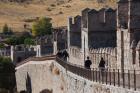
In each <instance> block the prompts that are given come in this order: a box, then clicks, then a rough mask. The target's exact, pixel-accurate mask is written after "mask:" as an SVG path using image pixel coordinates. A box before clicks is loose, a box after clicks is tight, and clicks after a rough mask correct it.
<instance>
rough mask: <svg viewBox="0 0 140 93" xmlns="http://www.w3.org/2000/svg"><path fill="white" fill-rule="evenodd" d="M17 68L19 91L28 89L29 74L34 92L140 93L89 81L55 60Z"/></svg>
mask: <svg viewBox="0 0 140 93" xmlns="http://www.w3.org/2000/svg"><path fill="white" fill-rule="evenodd" d="M52 64H53V65H54V67H56V68H57V69H59V71H60V74H59V75H54V74H52V72H51V70H50V66H51V65H52ZM16 69H17V72H16V79H17V89H18V91H21V90H26V85H27V84H26V83H27V81H26V80H27V76H28V77H30V80H31V88H32V93H41V92H42V91H43V90H49V91H51V93H139V91H133V90H128V89H125V88H121V87H117V86H116V87H114V86H110V85H104V84H99V83H95V82H93V81H89V80H87V79H84V78H82V77H80V76H78V75H75V74H73V73H71V72H69V71H67V70H65V69H64V68H63V67H62V66H60V65H59V64H58V63H57V62H55V61H54V60H51V61H42V62H35V61H34V62H28V63H26V64H24V65H22V66H19V67H17V68H16Z"/></svg>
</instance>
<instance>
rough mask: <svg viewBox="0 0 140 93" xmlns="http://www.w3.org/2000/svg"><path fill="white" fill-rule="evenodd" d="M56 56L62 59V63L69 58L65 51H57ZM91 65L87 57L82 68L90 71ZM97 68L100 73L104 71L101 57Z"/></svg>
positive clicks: (103, 61) (103, 62)
mask: <svg viewBox="0 0 140 93" xmlns="http://www.w3.org/2000/svg"><path fill="white" fill-rule="evenodd" d="M57 56H58V57H59V58H62V59H63V60H64V61H68V58H69V54H68V52H67V51H66V50H61V51H58V53H57ZM91 65H92V62H91V60H90V59H89V57H87V60H85V62H84V67H85V68H86V69H91V67H90V66H91ZM98 67H99V69H100V70H101V71H103V70H104V69H105V60H104V59H103V57H101V60H100V63H99V65H98Z"/></svg>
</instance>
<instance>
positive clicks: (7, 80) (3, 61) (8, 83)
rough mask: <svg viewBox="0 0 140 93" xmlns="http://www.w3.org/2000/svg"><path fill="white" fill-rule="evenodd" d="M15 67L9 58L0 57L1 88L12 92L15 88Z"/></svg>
mask: <svg viewBox="0 0 140 93" xmlns="http://www.w3.org/2000/svg"><path fill="white" fill-rule="evenodd" d="M15 84H16V83H15V66H14V64H13V63H12V61H11V59H10V58H8V57H0V88H3V89H8V90H12V89H13V88H14V87H15Z"/></svg>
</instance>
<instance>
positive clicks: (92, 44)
mask: <svg viewBox="0 0 140 93" xmlns="http://www.w3.org/2000/svg"><path fill="white" fill-rule="evenodd" d="M75 19H78V20H75ZM73 20H74V23H73ZM75 33H76V34H75ZM79 42H80V44H81V46H80V45H77V44H78V43H79ZM68 50H69V53H70V55H71V56H70V59H69V60H70V62H73V63H76V64H80V65H84V60H85V57H87V56H89V57H90V59H91V60H92V62H93V64H92V67H98V64H99V61H100V58H101V57H103V58H104V59H105V61H106V63H107V64H106V65H107V67H109V68H115V69H116V68H118V69H136V70H139V69H140V1H139V0H119V1H118V8H117V10H113V9H111V8H103V9H100V10H98V11H97V10H95V9H89V8H86V9H84V10H83V11H82V13H81V16H76V17H74V18H69V21H68Z"/></svg>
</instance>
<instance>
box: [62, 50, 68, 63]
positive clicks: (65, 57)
mask: <svg viewBox="0 0 140 93" xmlns="http://www.w3.org/2000/svg"><path fill="white" fill-rule="evenodd" d="M63 58H64V60H65V61H68V60H67V58H69V54H68V52H67V51H66V50H64V51H63Z"/></svg>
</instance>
